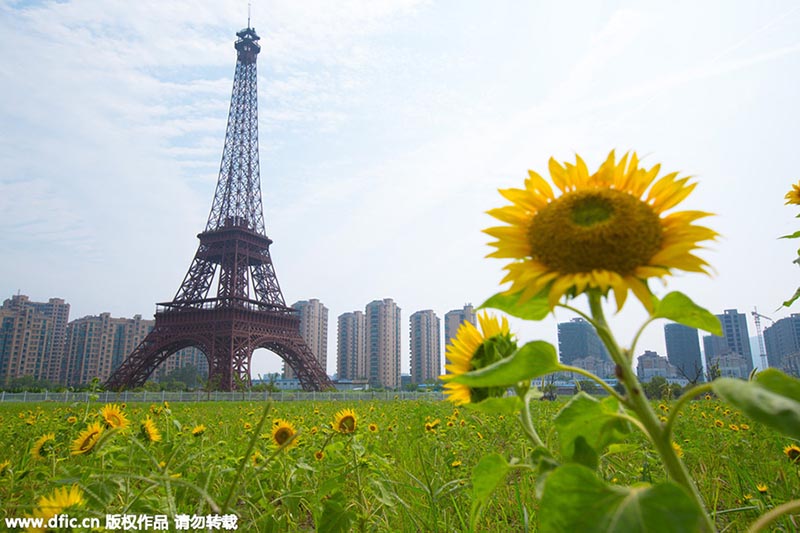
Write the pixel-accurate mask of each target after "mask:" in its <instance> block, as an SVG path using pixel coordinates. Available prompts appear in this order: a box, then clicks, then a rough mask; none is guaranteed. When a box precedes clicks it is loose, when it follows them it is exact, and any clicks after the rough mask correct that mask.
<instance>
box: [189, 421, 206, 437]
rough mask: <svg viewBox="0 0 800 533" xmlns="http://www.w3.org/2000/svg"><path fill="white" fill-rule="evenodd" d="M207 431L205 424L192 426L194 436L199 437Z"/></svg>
mask: <svg viewBox="0 0 800 533" xmlns="http://www.w3.org/2000/svg"><path fill="white" fill-rule="evenodd" d="M205 432H206V427H205V426H204V425H203V424H200V425H199V426H195V427H193V428H192V436H193V437H199V436H201V435H202V434H203V433H205Z"/></svg>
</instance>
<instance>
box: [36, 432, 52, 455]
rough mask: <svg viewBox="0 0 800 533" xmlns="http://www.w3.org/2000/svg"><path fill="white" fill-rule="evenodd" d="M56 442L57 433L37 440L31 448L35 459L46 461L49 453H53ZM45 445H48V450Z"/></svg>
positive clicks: (48, 434)
mask: <svg viewBox="0 0 800 533" xmlns="http://www.w3.org/2000/svg"><path fill="white" fill-rule="evenodd" d="M55 440H56V435H55V433H47V434H45V435H42V436H41V437H39V438H38V439H36V442H34V443H33V447H32V448H31V455H32V456H33V458H34V459H45V458H46V457H47V454H48V452H50V451H52V449H53V443H54V442H55ZM45 445H47V447H46V448H45Z"/></svg>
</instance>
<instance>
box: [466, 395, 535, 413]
mask: <svg viewBox="0 0 800 533" xmlns="http://www.w3.org/2000/svg"><path fill="white" fill-rule="evenodd" d="M464 407H466V408H467V409H472V410H474V411H478V412H481V413H494V414H499V415H513V414H516V413H519V412H520V411H521V410H522V400H520V399H519V396H506V397H503V398H487V399H485V400H483V401H481V402H477V403H467V404H464Z"/></svg>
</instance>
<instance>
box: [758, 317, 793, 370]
mask: <svg viewBox="0 0 800 533" xmlns="http://www.w3.org/2000/svg"><path fill="white" fill-rule="evenodd" d="M764 345H765V346H766V349H767V362H768V363H769V366H770V367H771V368H778V369H781V370H784V371H786V370H787V369H788V370H793V368H791V367H793V366H794V365H793V364H792V365H786V364H784V363H785V362H788V360H789V359H791V362H792V363H794V359H795V358H794V357H792V356H794V355H795V354H798V353H800V314H798V313H793V314H792V315H791V316H788V317H786V318H781V319H780V320H778V321H777V322H775V323H774V324H772V325H771V326H769V327H768V328H767V329H765V330H764ZM787 367H788V368H787Z"/></svg>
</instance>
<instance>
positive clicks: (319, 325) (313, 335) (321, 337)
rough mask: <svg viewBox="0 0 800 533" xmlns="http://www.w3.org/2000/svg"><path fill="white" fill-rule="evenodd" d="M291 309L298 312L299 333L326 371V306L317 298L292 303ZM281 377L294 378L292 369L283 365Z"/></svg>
mask: <svg viewBox="0 0 800 533" xmlns="http://www.w3.org/2000/svg"><path fill="white" fill-rule="evenodd" d="M292 308H293V309H297V310H298V311H299V312H300V335H301V336H302V337H303V340H304V341H306V344H307V345H308V347H309V348H311V352H312V353H313V354H314V357H316V358H317V361H319V364H320V366H321V367H322V369H323V370H324V371H325V372H327V371H328V370H327V369H328V367H327V364H328V308H327V307H325V306H324V305H323V304H322V303H321V302H320V301H319V300H317V299H316V298H312V299H311V300H301V301H299V302H295V303H293V304H292ZM283 377H284V378H285V379H293V378H295V377H296V376H295V374H294V371H293V370H292V369H291V367H290V366H289V365H287V364H286V363H284V365H283Z"/></svg>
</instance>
